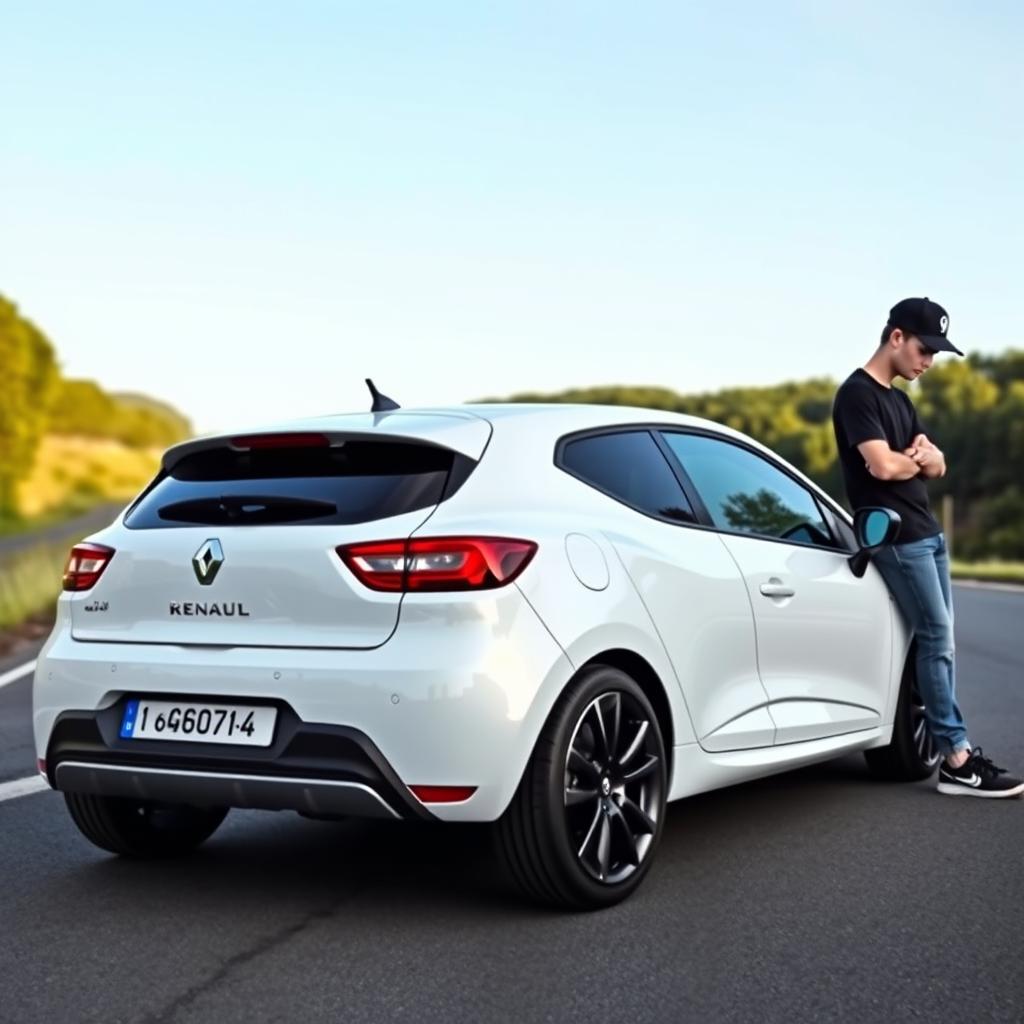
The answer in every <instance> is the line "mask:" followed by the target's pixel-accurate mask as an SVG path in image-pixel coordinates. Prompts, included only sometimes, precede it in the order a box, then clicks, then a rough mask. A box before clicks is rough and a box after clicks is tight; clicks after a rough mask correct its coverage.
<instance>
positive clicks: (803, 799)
mask: <svg viewBox="0 0 1024 1024" xmlns="http://www.w3.org/2000/svg"><path fill="white" fill-rule="evenodd" d="M899 788H902V789H904V790H905V789H907V787H899ZM892 790H893V787H890V786H886V785H885V784H881V783H878V782H876V781H874V780H873V779H872V778H871V776H870V775H869V773H868V771H867V769H866V767H865V766H864V763H863V760H862V759H861V758H860V757H846V758H841V759H838V760H836V761H832V762H828V763H826V764H823V765H815V766H813V767H810V768H805V769H801V770H797V771H791V772H787V773H785V774H781V775H777V776H773V777H771V778H768V779H762V780H759V781H757V782H752V783H745V784H743V785H739V786H732V787H729V788H727V789H721V790H716V791H713V792H710V793H704V794H701V795H699V796H696V797H690V798H688V799H686V800H683V801H678V802H675V803H672V804H670V805H669V808H668V817H667V819H666V826H665V833H664V836H663V840H662V844H661V848H660V849H659V851H658V854H657V858H658V861H659V864H660V862H665V863H667V864H673V865H675V866H676V867H678V868H679V869H681V870H691V869H692V870H696V871H698V872H700V871H701V870H702V869H704V868H706V869H709V870H710V869H712V868H714V867H715V866H720V865H722V864H723V863H726V862H728V861H730V859H736V858H740V859H741V860H742V859H743V858H749V855H750V843H751V837H752V836H756V837H757V841H758V843H759V846H760V848H761V849H762V850H763V849H764V847H765V844H766V842H767V843H769V844H770V842H771V837H772V836H777V837H779V838H780V842H788V841H789V838H788V837H790V836H791V835H795V834H797V835H798V834H806V833H807V832H808V831H809V830H812V829H816V830H821V829H822V828H823V826H824V824H826V823H829V822H831V823H833V824H834V823H842V822H843V821H845V820H847V819H848V818H849V816H850V815H851V814H854V815H857V814H863V813H872V814H873V813H875V812H876V809H877V805H878V800H879V797H880V795H882V794H886V793H890V792H892ZM492 843H493V837H492V831H491V829H490V827H489V826H486V825H477V824H456V825H453V824H433V823H427V824H423V823H402V822H394V823H392V822H378V821H370V820H360V819H350V820H344V821H336V822H327V821H310V820H307V819H304V818H302V817H300V816H298V815H295V814H291V813H288V812H282V813H267V812H259V811H233V812H232V813H231V814H230V815H229V816H228V819H227V821H226V822H225V825H224V826H222V828H221V830H220V831H219V832H218V833H217V834H216V835H215V836H214V837H213V839H211V840H210V841H209V842H208V843H207V844H206V845H205V846H203V847H202V848H200V849H199V850H197V851H196V852H195V853H193V854H192V855H191V856H189V857H187V858H184V859H181V860H176V861H156V862H153V861H149V862H139V861H128V860H121V859H117V858H104V859H101V860H98V861H93V862H92V863H91V864H90V866H89V867H88V868H87V869H85V870H86V871H87V872H88V873H89V874H91V875H93V876H94V879H95V881H96V882H98V883H99V884H100V886H101V888H102V889H113V890H118V889H121V888H122V887H127V888H129V889H132V888H137V887H140V886H144V887H145V889H146V892H147V895H148V898H149V899H150V900H156V901H157V902H161V901H163V900H167V901H180V900H181V899H192V898H200V899H207V898H208V899H215V900H217V901H218V902H224V903H232V902H234V901H237V900H250V899H253V898H256V899H258V900H260V901H263V902H264V903H268V902H274V901H280V902H282V903H285V904H287V903H289V902H294V901H299V902H303V903H305V902H306V901H307V900H308V901H311V902H314V903H318V904H321V905H322V904H323V903H325V902H331V903H338V904H339V905H342V904H343V905H345V906H347V907H353V906H354V907H359V908H363V909H372V910H373V911H374V912H380V911H382V910H386V909H388V908H391V909H395V910H398V909H399V908H401V910H402V912H403V913H405V914H409V913H415V912H416V911H417V910H422V911H423V912H424V913H436V912H438V911H439V910H441V909H442V908H443V911H444V913H446V914H454V915H459V914H467V915H470V916H475V915H481V914H484V915H486V914H491V913H493V912H495V911H496V910H500V911H501V912H502V913H504V914H510V915H527V916H532V915H536V914H543V913H544V911H543V910H542V909H539V908H535V907H532V906H531V905H530V904H529V903H527V902H525V901H524V900H523V899H522V898H521V897H520V896H519V895H518V894H517V893H516V892H515V891H514V890H512V889H511V887H510V886H509V885H508V884H507V882H506V880H505V879H504V877H503V875H502V873H501V871H500V870H499V868H498V866H497V862H496V858H495V855H494V849H493V845H492ZM673 873H674V870H673ZM642 891H643V890H641V892H642Z"/></svg>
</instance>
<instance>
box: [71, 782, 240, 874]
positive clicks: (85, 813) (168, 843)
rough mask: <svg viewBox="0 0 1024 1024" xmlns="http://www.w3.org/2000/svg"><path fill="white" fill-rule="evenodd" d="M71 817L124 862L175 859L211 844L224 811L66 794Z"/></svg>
mask: <svg viewBox="0 0 1024 1024" xmlns="http://www.w3.org/2000/svg"><path fill="white" fill-rule="evenodd" d="M64 802H65V803H66V804H67V807H68V811H69V812H70V814H71V818H72V820H73V821H74V823H75V824H76V825H77V826H78V829H79V831H80V832H81V833H82V835H84V836H85V838H86V839H88V840H89V841H90V842H91V843H94V844H95V845H96V846H98V847H100V849H102V850H108V851H109V852H110V853H117V854H120V855H121V856H122V857H139V858H147V859H149V858H156V857H176V856H180V855H181V854H184V853H188V852H189V851H190V850H193V849H195V847H197V846H198V845H199V844H200V843H202V842H204V841H205V840H207V839H209V838H210V836H212V835H213V833H214V832H215V831H216V830H217V828H218V826H219V825H220V823H221V822H222V821H223V820H224V818H225V817H226V815H227V813H228V810H227V808H226V807H191V806H189V805H187V804H165V803H158V802H156V801H154V800H136V799H134V798H133V797H114V796H96V795H94V794H92V793H65V794H64Z"/></svg>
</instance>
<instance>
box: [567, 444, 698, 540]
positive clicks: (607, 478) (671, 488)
mask: <svg viewBox="0 0 1024 1024" xmlns="http://www.w3.org/2000/svg"><path fill="white" fill-rule="evenodd" d="M559 464H560V465H561V466H562V468H563V469H566V470H568V471H569V472H570V473H572V475H573V476H576V477H579V478H580V479H581V480H583V481H584V483H588V484H590V485H591V487H596V488H597V489H598V490H599V491H603V492H604V493H605V494H608V495H611V497H613V498H616V499H617V500H619V501H621V502H624V503H625V504H626V505H629V506H631V507H632V508H635V509H637V510H638V511H640V512H644V513H646V514H647V515H651V516H655V517H657V518H658V519H670V520H673V521H674V522H678V523H693V522H696V517H695V516H694V513H693V509H692V508H691V507H690V503H689V501H687V498H686V495H685V494H684V493H683V489H682V487H681V486H680V484H679V481H678V480H677V479H676V476H675V473H673V472H672V467H671V466H670V465H669V463H668V460H667V459H666V458H665V456H664V455H662V453H661V449H660V448H659V447H658V444H657V442H656V441H655V440H654V438H653V437H652V436H651V434H650V433H649V432H648V431H646V430H630V431H622V432H620V433H615V434H596V435H592V436H590V437H581V438H579V439H578V440H575V441H570V442H568V444H566V445H565V447H564V448H563V450H562V453H561V458H560V460H559Z"/></svg>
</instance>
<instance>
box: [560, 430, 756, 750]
mask: <svg viewBox="0 0 1024 1024" xmlns="http://www.w3.org/2000/svg"><path fill="white" fill-rule="evenodd" d="M556 461H557V463H558V464H559V465H560V466H561V468H563V469H564V470H566V471H567V472H569V473H571V474H572V475H573V476H576V477H578V478H579V479H580V480H582V481H583V482H584V483H587V484H589V485H590V486H591V487H594V488H596V489H597V490H599V491H602V492H603V493H604V494H605V495H607V496H608V498H609V513H610V514H609V517H608V518H607V520H606V521H605V525H604V529H603V532H604V535H605V537H606V538H607V539H608V541H609V542H610V543H611V544H612V546H613V547H614V549H615V551H616V552H617V554H618V556H619V558H620V559H621V561H622V564H623V566H624V568H625V570H626V572H627V573H628V574H629V577H630V579H631V580H632V582H633V585H634V587H635V588H636V590H637V592H638V594H639V596H640V599H641V600H642V601H643V603H644V605H645V607H646V608H647V611H648V614H649V615H650V617H651V620H652V622H653V624H654V627H655V629H656V630H657V632H658V635H659V637H660V639H661V641H662V644H663V645H664V647H665V649H666V652H667V654H668V656H669V659H670V660H671V662H672V665H673V668H674V669H675V673H676V676H677V678H678V681H679V685H680V686H681V688H682V691H683V695H684V698H685V700H686V705H687V709H688V711H689V713H690V719H691V722H692V724H693V728H694V732H695V733H696V735H697V737H698V739H699V741H700V743H701V745H702V746H703V747H704V748H705V749H708V750H715V751H720V750H742V749H750V748H754V747H765V746H771V745H772V743H773V741H774V738H775V723H774V722H773V721H772V719H771V715H770V714H769V713H768V711H767V710H766V705H767V703H768V695H767V693H766V692H765V689H764V686H763V685H762V683H761V680H760V677H759V676H758V672H757V652H756V648H755V643H754V622H753V616H752V614H751V610H750V601H749V599H748V597H747V591H746V587H745V585H744V583H743V579H742V576H741V574H740V572H739V570H738V569H737V567H736V564H735V562H734V561H733V559H732V558H731V557H730V555H729V553H728V551H726V549H725V548H724V547H723V545H722V543H721V539H720V538H719V537H718V536H716V534H715V533H714V532H712V531H709V530H707V529H705V528H703V527H699V526H698V525H697V518H696V515H695V513H694V510H693V508H692V506H691V505H690V502H689V500H688V498H687V496H686V493H685V492H684V490H683V487H682V485H681V483H680V480H679V478H678V477H677V475H676V473H675V470H674V469H673V468H672V463H671V459H670V456H669V455H668V454H667V452H666V451H665V450H664V448H663V445H662V444H661V442H659V441H658V439H657V436H656V431H654V430H653V429H649V428H643V427H629V428H623V427H618V428H615V429H604V430H600V431H589V432H587V433H585V434H583V435H570V436H569V437H568V438H565V439H563V441H562V443H561V444H560V446H559V450H558V452H557V454H556ZM612 502H614V503H615V505H612V504H611V503H612Z"/></svg>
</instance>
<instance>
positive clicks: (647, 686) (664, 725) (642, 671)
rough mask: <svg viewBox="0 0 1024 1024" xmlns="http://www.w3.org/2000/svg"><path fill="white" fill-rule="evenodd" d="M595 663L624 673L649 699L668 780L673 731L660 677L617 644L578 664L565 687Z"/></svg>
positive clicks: (648, 663) (645, 660)
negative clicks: (663, 753) (664, 757)
mask: <svg viewBox="0 0 1024 1024" xmlns="http://www.w3.org/2000/svg"><path fill="white" fill-rule="evenodd" d="M595 665H607V666H608V667H609V668H617V669H618V670H619V671H620V672H625V673H626V675H628V676H629V677H630V679H632V680H633V681H634V682H635V683H636V684H637V686H639V687H640V689H641V690H643V692H644V696H645V697H646V698H647V699H648V700H649V701H650V702H651V707H653V708H654V714H655V715H656V716H657V719H658V726H659V728H660V729H661V735H662V739H663V740H664V741H665V756H666V758H667V760H668V764H667V765H666V766H665V767H666V769H667V772H668V778H669V780H671V779H672V768H673V749H674V746H675V734H676V730H675V724H674V721H673V718H672V706H671V704H670V703H669V699H668V693H667V692H666V690H665V684H664V683H663V682H662V680H661V677H660V676H659V675H658V673H657V672H655V670H654V668H653V667H652V666H651V664H650V662H648V661H647V659H646V658H644V657H643V656H642V655H639V654H637V653H636V652H635V651H630V650H626V649H625V648H621V647H617V648H612V649H610V650H607V651H601V652H600V653H599V654H595V655H594V656H593V657H592V658H590V659H589V660H587V661H586V662H584V664H582V665H580V667H579V668H578V669H577V670H576V672H574V673H573V676H572V679H570V680H569V682H568V683H566V686H569V684H570V683H572V682H573V680H575V679H576V678H577V677H578V676H579V675H580V673H581V672H583V671H584V670H586V669H589V668H593V667H594V666H595Z"/></svg>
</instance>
